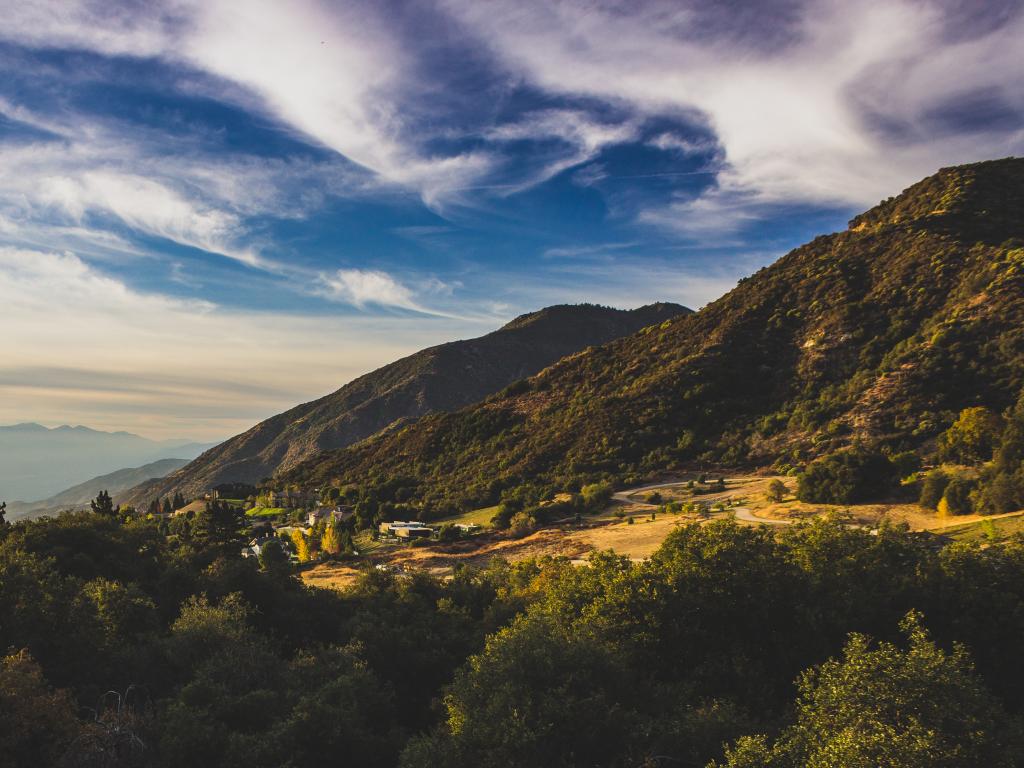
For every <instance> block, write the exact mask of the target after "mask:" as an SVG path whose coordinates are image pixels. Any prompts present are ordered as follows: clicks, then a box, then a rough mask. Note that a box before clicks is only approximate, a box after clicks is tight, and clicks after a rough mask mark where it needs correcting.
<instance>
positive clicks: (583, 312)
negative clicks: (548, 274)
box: [501, 301, 692, 331]
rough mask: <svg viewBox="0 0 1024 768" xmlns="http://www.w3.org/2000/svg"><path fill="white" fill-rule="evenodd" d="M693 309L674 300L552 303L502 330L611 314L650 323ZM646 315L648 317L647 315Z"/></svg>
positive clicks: (529, 313)
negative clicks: (630, 305)
mask: <svg viewBox="0 0 1024 768" xmlns="http://www.w3.org/2000/svg"><path fill="white" fill-rule="evenodd" d="M691 311H692V310H690V309H688V308H687V307H684V306H682V305H681V304H673V303H672V302H665V301H659V302H655V303H653V304H646V305H644V306H642V307H637V308H636V309H616V308H615V307H606V306H604V305H601V304H590V303H582V304H552V305H551V306H549V307H544V308H543V309H538V310H536V311H535V312H527V313H526V314H523V315H519V317H517V318H515V319H514V320H510V321H509V322H508V323H506V324H505V325H503V326H502V327H501V330H502V331H508V330H514V329H516V328H526V327H528V326H531V325H536V324H541V323H546V322H557V321H559V320H578V319H596V318H602V319H603V318H607V317H609V316H616V317H635V318H644V319H648V320H649V322H650V323H652V324H653V323H656V322H660V321H662V320H667V319H668V318H670V317H675V316H676V315H679V314H688V313H689V312H691ZM645 316H646V317H645Z"/></svg>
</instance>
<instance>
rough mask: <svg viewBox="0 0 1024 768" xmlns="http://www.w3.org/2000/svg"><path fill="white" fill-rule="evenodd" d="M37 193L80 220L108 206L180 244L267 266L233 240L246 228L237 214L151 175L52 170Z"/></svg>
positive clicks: (129, 221) (137, 226)
mask: <svg viewBox="0 0 1024 768" xmlns="http://www.w3.org/2000/svg"><path fill="white" fill-rule="evenodd" d="M36 184H37V190H38V191H37V192H36V199H37V200H38V201H39V202H40V203H42V204H43V205H48V206H55V207H57V208H59V209H61V210H62V211H64V212H65V213H66V214H68V215H69V216H70V217H71V218H72V219H73V220H75V221H77V222H81V221H82V219H83V217H84V216H85V214H86V212H87V211H94V212H105V213H109V214H112V215H114V216H116V217H117V218H119V219H120V220H121V221H122V222H124V223H125V224H126V225H128V226H129V227H131V228H132V229H134V230H136V231H138V232H143V233H146V234H149V235H156V236H157V237H163V238H166V239H167V240H172V241H174V242H176V243H181V244H182V245H189V246H192V247H194V248H199V249H201V250H204V251H208V252H210V253H218V254H221V255H224V256H227V257H229V258H232V259H236V260H238V261H241V262H243V263H245V264H248V265H249V266H252V267H258V266H263V265H264V262H263V261H262V259H260V257H259V256H258V255H257V254H256V253H254V252H252V251H251V250H248V249H238V248H235V247H234V246H232V244H231V243H232V240H233V239H234V238H236V237H237V236H238V235H239V234H241V233H242V232H243V228H242V224H241V222H240V221H239V218H238V217H237V216H235V215H234V214H231V213H227V212H225V211H221V210H217V209H215V208H205V207H200V206H199V205H197V204H196V202H195V201H191V200H186V199H185V198H184V197H183V196H182V195H180V194H178V193H177V192H175V191H174V190H172V189H169V188H168V187H166V186H164V185H163V184H160V183H159V182H156V181H154V180H152V179H147V178H141V177H139V176H136V175H133V174H123V173H113V172H110V171H87V172H85V173H82V174H81V175H79V176H77V177H70V176H49V177H43V178H41V179H37V180H36Z"/></svg>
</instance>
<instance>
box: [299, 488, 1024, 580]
mask: <svg viewBox="0 0 1024 768" xmlns="http://www.w3.org/2000/svg"><path fill="white" fill-rule="evenodd" d="M717 478H718V476H717V475H715V476H714V479H715V480H716V481H717ZM773 479H776V476H773V475H739V476H728V477H726V482H725V489H724V490H717V489H716V488H715V487H714V485H712V484H709V485H706V486H703V487H702V486H700V485H699V484H697V483H694V486H696V487H698V488H701V490H703V491H707V492H701V493H698V494H694V493H693V489H692V488H690V487H689V485H690V481H691V480H696V477H695V476H694V477H685V476H684V477H677V478H670V479H666V480H664V481H662V482H660V483H651V484H648V485H644V486H641V487H639V488H633V489H628V490H625V491H619V492H617V493H615V494H614V495H613V497H612V500H611V502H610V503H609V505H608V507H607V508H606V509H604V510H603V511H602V512H599V513H597V514H594V515H589V516H587V517H585V518H584V521H583V523H582V524H581V525H578V526H577V525H574V524H562V525H555V526H549V527H546V528H542V529H541V530H538V531H535V532H534V533H532V534H530V535H529V536H525V537H523V538H520V539H515V538H511V537H510V536H508V535H507V534H505V533H502V532H496V531H486V530H485V531H484V533H481V534H479V535H477V536H472V537H470V538H467V539H462V540H459V541H456V542H451V543H448V544H440V543H436V542H434V543H431V544H428V545H425V546H415V547H413V546H408V545H381V544H380V543H378V542H374V541H372V540H371V539H370V537H369V535H368V534H366V533H362V534H360V535H359V538H358V539H357V542H356V543H357V549H359V551H360V552H362V553H363V554H364V555H366V556H367V558H366V561H364V562H366V563H368V564H369V565H377V564H384V565H386V566H387V567H389V568H392V569H394V570H395V571H397V572H408V571H412V570H422V571H426V572H429V573H433V574H435V575H440V576H444V575H446V574H448V573H451V570H452V569H453V568H454V567H456V566H457V565H460V564H465V565H485V564H486V563H487V562H488V561H489V560H490V559H491V558H493V557H503V558H505V559H507V560H510V561H517V560H524V559H528V558H533V557H545V556H551V557H567V558H569V559H571V560H574V561H583V560H584V559H585V558H586V557H587V556H588V555H589V554H590V553H591V552H596V551H602V550H609V549H610V550H614V551H615V552H617V553H618V554H621V555H625V556H627V557H630V558H632V559H635V560H642V559H646V558H648V557H650V556H651V554H653V553H654V552H655V551H656V550H657V549H658V547H660V546H661V543H662V542H663V541H664V540H665V537H666V536H668V535H669V533H671V532H672V531H673V530H675V529H677V528H678V527H679V526H683V525H691V524H700V523H703V522H706V521H708V520H714V519H722V518H726V517H735V519H736V520H737V522H739V523H740V524H741V525H763V524H778V525H786V524H789V523H793V522H797V521H799V520H805V519H809V518H812V517H815V516H819V515H824V514H828V513H830V512H839V513H841V514H843V515H846V516H848V518H849V520H850V524H851V525H857V526H864V527H867V528H876V527H878V526H879V525H881V524H882V523H883V522H885V521H888V522H891V523H897V524H899V523H905V524H906V525H908V526H909V527H910V529H911V530H916V531H932V532H935V533H941V534H942V535H945V536H949V537H950V538H953V539H956V540H963V541H975V540H977V541H981V540H985V539H991V538H1003V537H1006V536H1009V535H1011V534H1013V533H1016V532H1024V512H1013V513H1009V514H1007V515H992V516H988V517H983V516H980V515H964V516H960V517H941V516H939V515H938V514H936V513H934V512H929V511H927V510H924V509H922V508H921V507H919V506H917V505H916V504H908V503H904V502H899V503H896V502H894V503H888V504H887V503H879V504H858V505H850V506H840V505H834V504H805V503H803V502H800V501H797V500H796V498H795V497H794V496H793V491H794V490H795V487H796V480H795V479H794V478H791V477H779V478H778V479H780V480H782V481H783V482H784V483H785V484H786V485H787V488H788V490H789V493H788V494H787V496H786V497H785V498H783V500H782V501H781V502H777V503H776V502H770V501H769V500H768V499H767V497H766V491H767V488H768V484H769V483H770V482H771V481H772V480H773ZM652 493H657V494H658V496H660V500H658V501H656V502H654V503H652V502H651V501H649V500H648V499H649V498H650V495H651V494H652ZM655 498H657V497H655ZM673 501H675V502H680V503H681V504H685V503H687V502H700V503H701V504H702V505H705V506H706V507H711V508H714V507H716V505H722V506H724V507H725V509H724V510H717V511H711V512H709V513H706V514H703V515H702V514H698V513H697V512H695V511H688V512H676V513H671V512H666V511H664V510H663V509H661V505H662V504H667V503H669V502H673ZM495 511H497V508H496V507H487V508H484V509H478V510H473V511H471V512H467V513H465V514H463V515H457V516H453V517H450V518H446V519H444V520H443V521H438V522H447V523H456V522H457V523H476V524H478V525H483V526H487V524H488V523H489V522H490V518H491V517H492V516H493V515H494V513H495ZM652 513H653V515H654V519H652ZM630 518H632V520H633V522H632V523H630V522H629V519H630ZM358 575H359V570H358V569H357V568H354V567H353V566H352V565H339V564H320V565H316V566H314V567H312V568H309V569H308V570H306V571H304V572H303V574H302V578H303V579H304V580H305V581H306V583H307V584H312V585H315V586H323V587H332V588H342V587H346V586H349V585H351V584H353V583H354V582H355V580H356V579H357V578H358Z"/></svg>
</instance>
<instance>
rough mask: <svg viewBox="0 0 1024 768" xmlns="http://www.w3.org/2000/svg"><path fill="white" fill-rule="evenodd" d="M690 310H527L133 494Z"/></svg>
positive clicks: (499, 381)
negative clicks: (507, 321)
mask: <svg viewBox="0 0 1024 768" xmlns="http://www.w3.org/2000/svg"><path fill="white" fill-rule="evenodd" d="M687 312H690V310H688V309H686V308H685V307H682V306H680V305H677V304H670V303H656V304H650V305H647V306H645V307H639V308H637V309H633V310H620V309H613V308H610V307H601V306H597V305H593V304H581V305H555V306H551V307H546V308H544V309H541V310H538V311H536V312H530V313H526V314H523V315H520V316H519V317H517V318H515V319H513V320H512V321H510V322H509V323H507V324H505V325H504V326H502V327H501V328H499V329H497V330H496V331H492V332H491V333H488V334H485V335H484V336H481V337H478V338H475V339H466V340H461V341H452V342H447V343H445V344H439V345H437V346H434V347H429V348H427V349H424V350H421V351H419V352H417V353H414V354H413V355H409V356H408V357H405V358H402V359H401V360H397V361H395V362H393V363H390V364H388V365H385V366H383V367H381V368H379V369H377V370H375V371H371V372H370V373H367V374H364V375H363V376H360V377H358V378H356V379H354V380H353V381H351V382H349V383H348V384H346V385H345V386H343V387H341V388H340V389H338V390H336V391H335V392H332V393H330V394H328V395H325V396H324V397H321V398H318V399H316V400H313V401H310V402H308V403H302V404H300V405H297V406H295V407H294V408H291V409H289V410H287V411H285V412H283V413H281V414H278V415H276V416H272V417H271V418H269V419H266V420H264V421H262V422H260V423H259V424H257V425H255V426H254V427H252V428H251V429H249V430H247V431H245V432H243V433H241V434H240V435H236V436H235V437H233V438H231V439H229V440H227V441H225V442H224V443H221V444H220V445H218V446H216V447H214V448H212V449H211V450H209V451H207V452H206V453H204V454H203V455H202V456H200V457H198V458H197V459H196V461H194V462H192V463H191V464H190V465H188V466H186V467H184V468H183V469H181V470H179V471H177V472H175V473H173V474H171V475H170V476H168V477H165V478H162V479H160V480H158V481H154V482H151V483H146V484H144V485H142V486H140V487H138V488H134V489H132V490H131V491H130V492H129V493H127V494H126V495H125V496H124V500H125V501H128V502H133V503H136V504H137V503H141V502H145V501H148V500H149V499H151V498H154V497H158V496H166V495H168V494H171V493H174V492H177V491H180V492H182V493H184V494H185V495H186V496H189V495H195V494H197V493H199V492H201V491H203V490H206V489H208V488H212V487H214V486H216V485H218V484H221V483H224V482H247V483H256V482H259V481H261V480H263V479H264V478H267V477H269V476H270V475H272V474H273V473H274V472H277V471H280V470H287V469H289V468H291V467H292V466H295V465H296V464H298V463H299V462H300V461H302V460H304V459H307V458H309V457H310V456H312V455H315V454H316V453H318V452H320V451H323V450H330V449H332V448H337V447H343V446H345V445H350V444H352V443H355V442H358V441H359V440H362V439H365V438H367V437H369V436H370V435H373V434H375V433H377V432H379V431H381V430H384V429H388V428H389V427H392V426H393V425H396V423H402V422H403V421H405V420H409V419H416V418H419V417H421V416H423V415H425V414H427V413H430V412H435V411H450V410H455V409H457V408H460V407H463V406H465V405H468V404H470V403H472V402H476V401H479V400H481V399H483V398H484V397H487V396H489V395H491V394H493V393H494V392H497V391H499V390H501V389H502V388H504V387H507V386H508V385H509V384H512V383H513V382H515V381H517V380H519V379H522V378H524V377H526V376H528V375H531V374H533V373H536V372H537V371H539V370H541V369H542V368H544V367H546V366H548V365H550V364H552V363H554V362H556V361H557V360H559V359H561V358H562V357H564V356H566V355H568V354H572V353H576V352H579V351H580V350H582V349H585V348H586V347H588V346H592V345H594V344H601V343H604V342H607V341H608V340H610V339H613V338H618V337H621V336H623V335H626V334H628V333H632V332H634V331H636V330H638V329H639V328H642V327H645V326H648V325H651V324H656V323H661V322H664V321H665V320H667V319H670V318H671V317H674V316H677V315H678V314H680V313H687Z"/></svg>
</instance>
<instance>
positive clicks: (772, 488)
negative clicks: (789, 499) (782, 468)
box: [764, 477, 789, 504]
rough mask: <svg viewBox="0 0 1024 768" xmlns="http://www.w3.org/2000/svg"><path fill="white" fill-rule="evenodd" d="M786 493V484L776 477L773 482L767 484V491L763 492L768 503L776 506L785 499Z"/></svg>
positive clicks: (787, 490)
mask: <svg viewBox="0 0 1024 768" xmlns="http://www.w3.org/2000/svg"><path fill="white" fill-rule="evenodd" d="M788 492H789V489H788V488H786V484H785V483H784V482H782V481H781V480H779V478H777V477H776V478H775V479H774V480H772V481H771V482H770V483H768V490H767V491H765V494H764V495H765V497H766V498H767V499H768V501H771V502H774V503H776V504H778V503H779V502H780V501H782V500H783V499H784V498H786V494H787V493H788Z"/></svg>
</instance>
